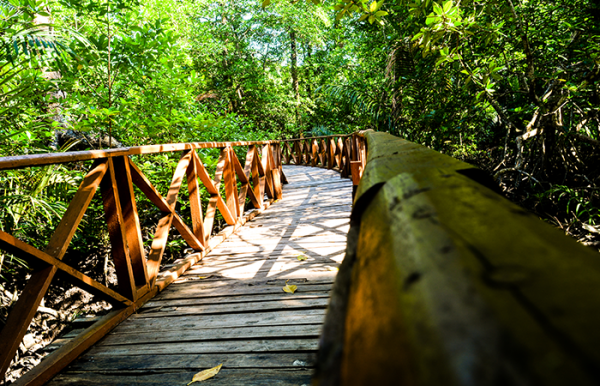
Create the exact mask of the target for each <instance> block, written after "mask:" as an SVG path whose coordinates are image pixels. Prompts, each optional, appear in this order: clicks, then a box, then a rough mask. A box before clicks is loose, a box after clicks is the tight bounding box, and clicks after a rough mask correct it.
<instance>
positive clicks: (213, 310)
mask: <svg viewBox="0 0 600 386" xmlns="http://www.w3.org/2000/svg"><path fill="white" fill-rule="evenodd" d="M279 290H280V291H282V289H281V288H279ZM282 292H283V291H282ZM328 301H329V299H320V298H317V299H296V298H293V294H290V299H288V300H277V301H264V302H248V303H226V304H205V305H196V306H180V307H179V306H174V307H164V308H157V309H151V310H146V311H141V312H140V313H139V317H140V318H147V317H152V318H154V317H157V316H161V315H167V314H168V315H170V316H183V315H210V314H231V313H247V312H255V311H259V310H260V311H278V310H290V309H319V308H325V307H327V303H328Z"/></svg>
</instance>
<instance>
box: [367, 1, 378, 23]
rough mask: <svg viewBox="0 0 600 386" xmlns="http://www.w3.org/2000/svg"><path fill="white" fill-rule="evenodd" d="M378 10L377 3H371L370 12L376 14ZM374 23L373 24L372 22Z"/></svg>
mask: <svg viewBox="0 0 600 386" xmlns="http://www.w3.org/2000/svg"><path fill="white" fill-rule="evenodd" d="M376 10H377V1H374V2H372V3H371V5H370V6H369V11H371V12H375V11H376ZM371 23H372V22H371Z"/></svg>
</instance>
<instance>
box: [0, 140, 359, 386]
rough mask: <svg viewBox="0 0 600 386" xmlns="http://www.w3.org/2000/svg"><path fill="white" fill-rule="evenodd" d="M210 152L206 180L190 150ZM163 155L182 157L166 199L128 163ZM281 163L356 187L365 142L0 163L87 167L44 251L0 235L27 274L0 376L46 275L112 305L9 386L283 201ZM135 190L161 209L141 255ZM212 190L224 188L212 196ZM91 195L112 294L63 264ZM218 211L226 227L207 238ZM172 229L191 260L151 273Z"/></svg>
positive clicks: (2, 343) (105, 328)
mask: <svg viewBox="0 0 600 386" xmlns="http://www.w3.org/2000/svg"><path fill="white" fill-rule="evenodd" d="M240 146H242V147H247V148H248V151H247V155H246V159H245V160H244V161H243V162H240V160H238V158H237V156H236V153H235V152H234V150H233V148H234V147H240ZM209 148H217V149H220V157H219V160H218V164H217V168H216V172H215V174H214V177H211V176H210V175H209V173H208V171H207V170H206V168H205V167H204V165H203V163H202V161H201V158H200V156H199V155H198V153H197V150H199V149H209ZM166 152H181V158H180V160H179V162H178V164H177V167H176V169H175V172H174V174H173V177H172V180H171V184H170V188H169V191H168V193H167V194H166V196H162V195H161V194H160V193H159V192H158V191H157V189H156V188H155V187H154V186H153V184H152V183H151V182H150V181H149V179H148V178H147V177H146V176H145V175H144V173H143V172H142V170H141V169H140V168H139V167H138V166H137V165H136V164H135V163H134V161H133V160H132V158H131V157H132V156H143V155H147V154H158V153H166ZM282 157H283V160H285V162H287V163H291V162H293V163H296V164H298V165H312V166H321V167H327V168H335V169H337V170H339V171H340V172H341V174H342V176H343V177H348V176H349V175H350V174H351V173H352V172H353V171H354V172H355V173H353V174H355V175H356V178H355V185H356V184H358V179H357V178H358V176H359V174H360V172H361V167H362V166H363V165H364V160H365V148H364V141H363V139H362V137H359V136H356V135H351V136H331V137H316V138H306V139H298V140H288V141H281V142H280V141H259V142H209V143H185V144H168V145H151V146H140V147H132V148H123V149H111V150H94V151H82V152H68V153H54V154H37V155H28V156H18V157H4V158H0V170H7V169H17V168H27V167H37V166H44V165H50V164H62V163H69V162H81V161H92V165H91V167H90V169H89V171H88V172H87V174H86V176H85V177H84V179H83V182H82V183H81V185H80V186H79V189H78V190H77V192H76V194H75V196H74V197H73V199H72V200H71V202H70V204H69V206H68V208H67V210H66V212H65V214H64V215H63V217H62V220H61V221H60V223H59V225H58V226H57V227H56V229H55V230H54V234H53V236H52V237H51V239H50V241H49V243H48V245H47V246H46V248H45V249H44V250H40V249H37V248H35V247H33V246H31V245H28V244H27V243H25V242H23V241H21V240H19V239H17V238H16V237H14V236H12V235H10V234H8V233H6V232H3V231H0V248H1V249H3V250H4V251H6V252H8V253H11V254H13V255H15V256H17V257H19V258H21V259H23V260H25V261H27V262H29V263H30V265H31V267H32V268H33V272H32V274H31V278H30V279H29V280H28V282H27V284H26V286H25V288H24V290H23V291H22V293H21V294H20V297H19V300H18V301H17V303H16V304H15V305H14V306H13V308H12V309H11V312H10V314H9V317H8V320H7V323H6V325H5V326H4V328H3V329H2V331H1V332H0V377H3V376H4V374H5V372H6V370H7V369H8V367H9V365H10V363H11V361H12V360H13V358H14V357H15V353H16V351H17V349H18V347H19V344H20V343H21V341H22V340H23V337H24V335H25V334H26V332H27V328H28V326H29V324H30V323H31V321H32V319H33V317H34V315H35V313H36V311H37V309H38V307H39V306H40V303H41V301H42V299H43V298H44V296H45V295H46V293H47V291H48V288H49V286H50V283H51V281H52V279H53V277H54V276H55V275H57V274H61V275H62V276H63V277H64V278H66V279H67V280H68V281H70V282H71V283H72V284H74V285H76V286H79V287H81V288H82V289H84V290H86V291H88V292H90V293H92V294H93V295H95V296H97V297H98V298H99V299H102V300H106V301H108V302H109V303H111V304H112V306H113V308H112V311H111V312H110V313H109V314H107V315H106V316H104V317H103V318H102V319H101V320H99V321H98V322H96V323H95V324H94V325H92V326H91V327H89V328H88V329H86V330H85V331H84V332H83V333H81V334H80V335H79V336H78V337H76V338H75V339H73V340H71V341H70V342H69V343H67V344H66V345H64V346H62V347H61V348H60V349H58V350H56V351H55V352H53V353H52V354H50V355H49V356H48V357H46V358H44V360H43V361H42V362H41V363H40V364H39V365H38V366H36V367H35V368H34V369H33V370H31V371H29V372H28V373H26V374H25V375H24V376H23V377H21V378H20V379H19V380H18V381H17V382H16V383H15V384H16V385H41V384H44V383H45V382H46V381H48V380H49V379H50V378H52V377H53V376H54V375H55V374H57V373H58V372H59V371H60V370H61V369H63V368H64V367H65V366H67V365H68V364H69V363H70V362H71V361H73V360H74V359H75V358H76V357H77V356H78V355H80V354H81V353H83V352H84V351H85V350H86V349H87V348H89V347H90V346H91V345H93V344H94V343H95V342H97V341H98V340H99V339H100V338H102V337H103V336H104V335H106V334H107V333H108V332H109V331H110V330H111V329H113V328H114V327H115V326H116V325H118V324H119V323H120V322H121V321H123V320H124V319H126V318H127V317H128V316H129V315H131V314H132V313H133V312H135V311H136V310H137V309H138V308H139V307H141V306H142V305H143V304H144V303H145V302H147V301H148V300H150V299H151V298H152V297H154V296H155V295H156V294H157V293H158V292H160V291H162V290H163V289H164V288H165V287H166V286H168V285H169V284H170V283H172V282H173V281H174V280H175V279H176V278H177V277H178V276H179V275H181V274H182V273H183V272H184V271H185V270H186V269H187V268H189V267H190V266H192V265H193V264H194V263H196V262H197V261H198V260H200V259H201V258H202V257H203V256H205V255H206V254H207V253H208V252H209V251H210V250H211V249H212V248H214V247H215V246H216V245H217V244H219V243H220V242H221V241H223V239H224V238H225V237H227V236H228V235H230V234H231V233H233V232H234V231H235V230H236V229H237V228H239V227H240V226H242V225H243V224H244V223H245V222H246V221H248V220H249V219H251V218H253V217H254V216H256V214H258V213H260V212H261V211H262V210H264V209H266V208H267V207H268V206H269V205H270V204H271V203H272V202H273V201H274V200H277V199H280V198H282V183H285V176H284V175H283V172H282V167H281V166H282ZM184 179H185V180H186V182H187V186H188V192H187V196H188V199H189V205H190V212H191V219H188V221H189V222H190V223H191V226H188V225H187V224H186V222H185V221H184V219H182V218H181V216H180V215H179V213H178V212H177V211H176V203H177V197H178V194H179V190H180V187H181V185H182V183H183V180H184ZM134 186H135V187H137V188H138V189H139V190H140V191H141V192H142V193H143V194H144V195H145V197H146V198H147V199H149V200H150V201H151V202H152V203H153V204H154V205H155V206H156V207H157V208H158V209H159V210H160V211H161V212H162V217H161V218H160V220H159V222H158V225H157V227H156V231H155V233H154V237H153V239H152V244H151V247H150V251H149V253H148V254H147V255H146V253H145V251H144V246H143V239H142V230H141V227H140V221H139V217H138V211H137V207H136V198H135V193H134ZM201 186H204V188H205V189H206V191H207V192H208V194H209V195H210V199H209V202H208V205H207V207H206V210H205V212H204V213H203V210H202V205H201V197H200V187H201ZM221 186H223V187H224V189H221ZM238 187H239V190H238ZM98 189H99V190H100V191H101V195H102V201H103V205H104V212H105V218H106V222H107V226H108V234H109V238H110V243H111V248H112V249H111V253H112V258H113V261H114V264H115V269H116V275H117V282H118V286H117V289H116V290H113V289H111V288H108V287H107V286H105V285H104V284H102V283H100V282H98V281H96V280H94V279H93V278H91V277H89V276H87V275H85V274H83V273H82V272H80V271H78V270H77V269H75V268H73V267H71V266H69V265H68V264H66V263H64V262H63V261H62V258H63V257H64V255H65V253H66V251H67V248H68V247H69V244H70V242H71V240H72V238H73V236H74V234H75V232H76V230H77V229H78V227H79V225H80V223H81V221H82V219H83V217H84V214H85V212H86V210H87V208H88V206H89V205H90V203H91V201H92V198H93V197H94V194H95V193H96V191H97V190H98ZM222 191H224V195H223V194H222ZM265 194H266V196H267V200H266V201H265V199H264V197H265ZM246 198H249V200H250V201H251V203H252V206H253V207H254V208H255V209H256V210H255V211H252V212H250V213H248V214H244V208H245V204H246ZM217 211H219V212H220V213H221V215H222V217H223V219H224V220H225V221H226V223H227V224H228V225H229V227H227V228H225V229H224V230H223V231H221V232H220V233H219V234H218V235H215V236H212V237H211V234H212V231H213V227H214V220H215V215H216V213H217ZM171 227H175V229H176V230H177V231H178V232H179V233H180V234H181V236H182V238H183V239H184V240H185V241H186V242H187V244H188V245H189V246H190V247H191V248H193V249H194V250H195V251H196V253H194V254H191V255H189V256H188V257H186V258H185V259H184V260H183V261H182V262H180V263H179V264H177V265H175V267H172V268H170V269H169V270H168V271H166V272H163V273H162V274H161V275H159V268H160V263H161V259H162V256H163V254H164V252H165V248H166V245H167V238H168V236H169V231H170V229H171Z"/></svg>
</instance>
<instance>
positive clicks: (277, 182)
mask: <svg viewBox="0 0 600 386" xmlns="http://www.w3.org/2000/svg"><path fill="white" fill-rule="evenodd" d="M275 150H276V147H275V146H269V157H270V159H269V164H270V165H271V166H272V168H271V173H272V176H273V193H274V194H273V196H274V198H275V199H276V200H281V199H282V198H283V192H282V190H281V173H280V170H279V165H278V163H277V161H276V159H277V154H276V153H277V152H276V151H275Z"/></svg>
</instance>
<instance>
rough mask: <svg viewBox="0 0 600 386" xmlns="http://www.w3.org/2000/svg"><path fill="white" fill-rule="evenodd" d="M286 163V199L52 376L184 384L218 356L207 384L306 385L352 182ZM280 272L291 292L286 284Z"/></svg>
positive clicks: (71, 381)
mask: <svg viewBox="0 0 600 386" xmlns="http://www.w3.org/2000/svg"><path fill="white" fill-rule="evenodd" d="M284 172H285V174H286V176H287V179H288V181H289V185H285V187H284V198H283V200H281V201H279V202H276V203H274V204H273V205H272V206H271V207H270V208H269V209H268V210H267V211H265V212H264V213H263V214H261V215H260V216H258V217H256V218H255V219H254V220H253V221H252V222H250V223H248V224H246V226H244V227H243V228H241V229H240V230H239V231H238V232H237V233H236V234H235V235H232V236H231V237H230V238H229V239H228V240H227V241H225V242H224V243H222V244H221V245H220V246H218V247H217V248H216V249H215V250H213V251H212V252H211V253H210V254H209V255H208V256H207V257H205V258H204V260H202V261H200V262H199V263H198V264H196V265H195V266H194V267H192V268H191V269H190V270H188V271H187V272H186V274H185V275H183V276H182V277H180V278H179V279H178V280H177V281H176V282H175V283H173V284H172V285H171V286H170V287H168V288H167V289H166V290H165V291H164V292H162V293H161V294H160V295H158V296H157V297H156V298H154V299H152V300H151V301H150V302H148V303H147V304H146V305H145V306H144V307H143V308H142V309H141V310H140V311H139V312H138V313H137V314H134V315H132V316H131V317H130V318H129V319H128V320H126V321H125V322H123V323H122V324H121V325H120V326H118V327H117V328H116V329H115V330H114V331H113V332H111V333H110V334H109V335H108V336H106V337H105V338H104V339H103V340H102V341H100V342H99V343H98V344H97V345H96V346H94V347H92V348H91V349H90V350H88V352H87V353H86V354H84V355H83V356H82V357H81V358H79V359H78V360H77V361H76V362H74V363H73V364H72V365H71V366H69V367H68V368H67V369H66V370H65V371H63V372H62V373H61V374H59V375H58V376H56V377H55V378H54V379H53V380H52V381H51V382H50V383H49V384H50V385H52V386H59V385H80V384H86V385H146V384H147V385H186V384H187V383H188V382H190V381H191V379H192V377H193V375H194V374H195V373H197V372H199V371H201V370H203V369H207V368H210V367H213V366H216V365H218V364H220V363H223V368H222V369H221V371H220V373H219V374H218V375H217V376H216V377H215V378H213V379H211V380H210V384H211V385H245V386H248V385H303V384H306V385H308V384H309V383H310V375H311V368H312V367H313V364H314V360H315V353H316V349H317V344H318V337H319V334H320V330H321V326H322V323H323V320H324V315H325V309H326V307H327V302H328V299H329V291H330V289H331V286H332V283H333V280H334V278H335V275H336V273H337V267H338V265H339V263H340V262H341V261H342V258H343V256H344V252H345V246H346V233H347V231H348V226H349V225H348V224H349V214H350V205H351V192H352V183H351V182H350V180H345V179H340V177H339V174H338V173H337V172H334V171H330V170H325V169H319V168H311V167H305V166H285V167H284ZM299 256H301V259H303V260H301V259H298V257H299ZM287 280H289V284H294V285H296V286H297V287H298V290H297V292H296V293H294V294H289V293H285V292H283V290H282V288H283V287H284V286H285V284H286V281H287ZM207 384H208V383H207Z"/></svg>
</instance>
